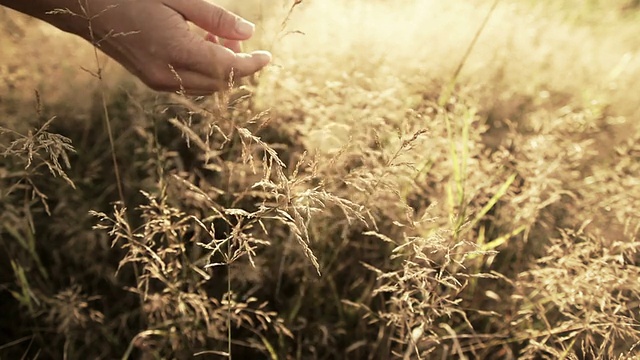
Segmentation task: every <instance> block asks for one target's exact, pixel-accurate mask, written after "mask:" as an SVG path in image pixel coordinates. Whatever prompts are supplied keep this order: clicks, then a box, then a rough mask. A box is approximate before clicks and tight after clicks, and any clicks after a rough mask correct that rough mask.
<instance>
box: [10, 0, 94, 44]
mask: <svg viewBox="0 0 640 360" xmlns="http://www.w3.org/2000/svg"><path fill="white" fill-rule="evenodd" d="M96 3H102V1H99V0H98V1H96V0H0V5H3V6H6V7H8V8H11V9H14V10H16V11H18V12H21V13H23V14H26V15H29V16H33V17H35V18H38V19H41V20H43V21H46V22H48V23H49V24H51V25H53V26H55V27H57V28H59V29H60V30H63V31H66V32H70V33H73V34H76V35H80V36H82V37H84V38H88V37H89V26H88V25H89V23H88V19H87V14H85V10H83V8H84V9H87V8H86V5H89V6H91V5H98V4H96ZM81 4H82V5H81ZM100 6H103V5H100ZM58 9H62V10H65V11H64V12H59V11H54V10H58ZM66 10H69V12H66ZM94 12H95V11H94Z"/></svg>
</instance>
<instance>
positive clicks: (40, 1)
mask: <svg viewBox="0 0 640 360" xmlns="http://www.w3.org/2000/svg"><path fill="white" fill-rule="evenodd" d="M0 3H8V6H10V7H13V8H16V9H17V10H19V11H22V12H26V13H29V14H30V15H34V16H37V17H39V18H41V19H43V20H45V21H48V22H50V23H51V24H53V25H54V26H57V27H59V28H61V29H63V30H65V31H68V32H72V33H75V34H77V35H80V36H82V37H84V38H85V39H87V40H89V41H91V42H93V43H94V44H97V46H98V47H99V48H100V49H101V50H102V51H103V52H104V53H106V54H107V55H109V56H110V57H112V58H113V59H115V60H116V61H118V62H119V63H121V64H122V65H123V66H124V67H125V68H127V69H128V70H129V71H130V72H131V73H133V74H134V75H136V76H137V77H139V78H140V79H141V80H142V81H143V82H144V83H145V84H147V85H148V86H149V87H151V88H152V89H155V90H161V91H176V90H180V89H184V90H185V91H186V92H187V93H189V94H193V95H201V94H210V93H212V92H214V91H217V90H221V89H224V88H225V87H226V86H227V84H228V81H229V75H230V73H231V72H232V71H233V75H234V76H235V77H242V76H247V75H250V74H253V73H254V72H256V71H258V70H260V69H261V68H263V67H264V66H265V65H267V64H268V63H269V61H270V60H271V55H270V54H269V53H268V52H266V51H254V52H252V53H249V54H246V53H242V52H241V41H242V40H246V39H248V38H250V37H251V36H252V35H253V32H254V26H253V24H251V23H249V22H247V21H246V20H243V19H242V18H240V17H238V16H236V15H234V14H233V13H231V12H229V11H227V10H225V9H223V8H222V7H220V6H217V5H215V4H212V3H210V2H208V1H206V0H80V1H78V0H29V1H26V0H2V1H0ZM24 3H31V4H29V6H27V5H24ZM12 5H14V6H12ZM21 7H22V8H21ZM54 8H62V9H69V10H70V12H73V13H75V14H76V15H69V14H65V13H62V14H50V15H44V14H42V13H36V14H34V13H33V12H36V10H35V9H40V12H42V10H45V9H46V10H47V11H50V10H53V9H54ZM89 19H90V24H91V30H89V26H88V25H89ZM187 21H189V22H192V23H194V24H195V25H196V26H198V27H200V28H202V29H204V30H205V31H207V32H208V34H207V35H206V36H205V37H202V36H199V35H198V34H197V33H196V32H194V31H192V30H190V29H189V24H188V22H187ZM232 69H233V70H232Z"/></svg>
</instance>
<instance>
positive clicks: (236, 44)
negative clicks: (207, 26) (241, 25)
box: [204, 33, 242, 53]
mask: <svg viewBox="0 0 640 360" xmlns="http://www.w3.org/2000/svg"><path fill="white" fill-rule="evenodd" d="M204 39H205V40H207V41H209V42H212V43H214V44H220V45H222V46H224V47H226V48H227V49H229V50H231V51H233V52H234V53H240V52H242V42H241V41H240V40H228V39H223V40H222V41H220V38H218V37H217V36H215V35H213V34H212V33H207V34H206V35H205V36H204Z"/></svg>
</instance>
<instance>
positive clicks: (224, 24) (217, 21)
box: [165, 0, 255, 40]
mask: <svg viewBox="0 0 640 360" xmlns="http://www.w3.org/2000/svg"><path fill="white" fill-rule="evenodd" d="M165 4H166V5H167V6H169V7H171V8H172V9H174V10H175V11H177V12H178V13H180V14H181V15H182V16H184V18H185V19H186V20H188V21H191V22H192V23H194V24H196V25H197V26H199V27H200V28H202V29H204V30H206V31H208V32H210V33H211V34H213V35H217V36H219V37H222V38H225V39H230V40H246V39H248V38H250V37H251V35H253V30H254V28H255V25H253V24H252V23H251V22H249V21H247V20H245V19H243V18H241V17H239V16H238V15H236V14H234V13H232V12H230V11H228V10H226V9H224V8H223V7H222V6H218V5H216V4H213V3H210V2H208V1H207V0H169V1H166V2H165Z"/></svg>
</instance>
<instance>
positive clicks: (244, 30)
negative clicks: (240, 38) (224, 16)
mask: <svg viewBox="0 0 640 360" xmlns="http://www.w3.org/2000/svg"><path fill="white" fill-rule="evenodd" d="M255 27H256V26H255V25H254V24H253V23H250V22H248V21H247V20H245V19H238V21H236V32H237V33H238V34H240V35H245V36H250V35H252V34H253V29H255Z"/></svg>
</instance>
